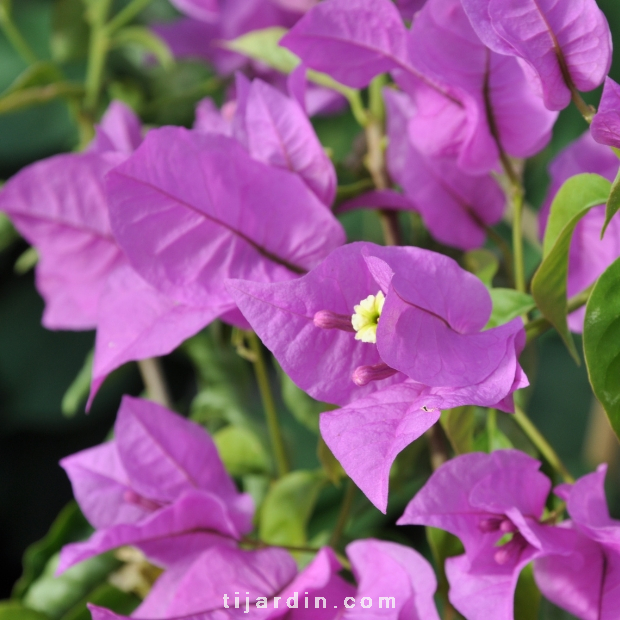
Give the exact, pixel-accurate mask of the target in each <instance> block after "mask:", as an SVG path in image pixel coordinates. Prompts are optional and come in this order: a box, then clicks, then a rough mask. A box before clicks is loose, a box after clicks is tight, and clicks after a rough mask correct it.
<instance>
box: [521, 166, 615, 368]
mask: <svg viewBox="0 0 620 620" xmlns="http://www.w3.org/2000/svg"><path fill="white" fill-rule="evenodd" d="M610 191H611V183H610V182H609V181H608V180H607V179H604V178H603V177H601V176H599V175H596V174H579V175H577V176H574V177H572V178H570V179H569V180H568V181H566V183H564V185H562V187H561V188H560V191H559V192H558V194H557V196H556V197H555V200H554V201H553V204H552V205H551V212H550V214H549V222H548V224H547V230H546V232H545V239H544V243H543V262H542V264H541V265H540V267H539V268H538V271H537V272H536V273H535V275H534V279H533V280H532V295H533V297H534V299H535V300H536V305H537V306H538V308H539V310H540V311H541V312H542V314H543V316H544V317H545V318H546V319H547V320H548V321H549V322H550V323H551V324H552V325H553V326H554V327H555V328H556V330H557V331H558V333H559V334H560V336H561V337H562V339H563V340H564V342H565V344H566V346H567V347H568V350H569V351H570V353H571V355H572V356H573V358H574V359H575V360H576V361H577V363H579V354H578V353H577V349H576V347H575V343H574V341H573V338H572V336H571V334H570V331H569V329H568V323H567V320H566V315H567V308H566V306H567V297H566V286H567V284H566V282H567V277H568V256H569V250H570V243H571V239H572V236H573V232H574V231H575V227H576V226H577V224H578V223H579V221H580V220H581V219H582V218H583V216H584V215H585V214H586V213H587V212H588V211H589V210H590V209H591V208H592V207H594V206H596V205H600V204H604V203H605V202H606V201H607V198H608V196H609V193H610Z"/></svg>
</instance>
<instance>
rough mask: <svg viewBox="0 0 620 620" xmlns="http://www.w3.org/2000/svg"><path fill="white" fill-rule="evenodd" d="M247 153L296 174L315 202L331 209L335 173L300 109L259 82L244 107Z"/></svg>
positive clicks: (252, 89) (251, 90) (334, 189)
mask: <svg viewBox="0 0 620 620" xmlns="http://www.w3.org/2000/svg"><path fill="white" fill-rule="evenodd" d="M246 127H247V130H248V149H249V152H250V155H252V157H253V158H254V159H257V160H258V161H262V162H264V163H266V164H270V165H272V166H276V167H279V168H284V169H285V170H290V171H291V172H295V173H296V174H298V175H299V176H300V177H301V178H302V179H303V181H304V182H305V183H306V184H307V185H308V187H309V188H310V189H311V190H312V191H313V192H314V193H315V194H316V196H317V198H319V200H320V201H321V202H322V203H323V204H325V205H327V206H328V207H329V206H331V204H332V202H333V200H334V197H335V195H336V183H337V180H336V171H335V169H334V166H333V164H332V163H331V161H330V159H329V157H327V155H326V154H325V151H324V150H323V147H322V145H321V143H320V142H319V140H318V138H317V136H316V134H315V133H314V129H313V127H312V125H311V124H310V121H309V120H308V117H307V116H306V114H305V113H304V111H303V109H302V108H301V107H300V105H299V104H298V103H297V102H296V101H295V100H294V99H290V98H289V97H286V96H285V95H283V94H282V93H280V92H279V91H278V90H276V89H275V88H273V87H272V86H269V85H268V84H266V83H265V82H263V81H261V80H254V81H253V82H252V85H251V87H250V91H249V94H248V99H247V103H246Z"/></svg>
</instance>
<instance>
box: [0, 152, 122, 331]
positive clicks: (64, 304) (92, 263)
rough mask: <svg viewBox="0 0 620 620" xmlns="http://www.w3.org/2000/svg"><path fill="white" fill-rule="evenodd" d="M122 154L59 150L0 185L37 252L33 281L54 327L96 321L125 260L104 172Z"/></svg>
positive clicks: (3, 204) (6, 205)
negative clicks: (114, 230) (111, 276)
mask: <svg viewBox="0 0 620 620" xmlns="http://www.w3.org/2000/svg"><path fill="white" fill-rule="evenodd" d="M124 159H125V156H124V155H122V154H120V153H105V154H103V155H97V154H94V153H93V154H80V155H57V156H55V157H51V158H49V159H45V160H43V161H40V162H37V163H35V164H32V165H31V166H28V167H27V168H25V169H24V170H22V171H21V172H19V173H18V174H16V175H15V176H14V177H13V178H11V179H10V180H9V181H8V182H7V184H6V185H5V186H4V188H3V189H2V191H1V192H0V210H2V211H4V212H5V213H6V214H7V215H8V216H9V217H10V218H11V221H12V222H13V224H14V225H15V227H16V228H17V230H18V231H19V232H20V233H21V234H22V235H23V236H24V237H25V239H26V240H27V241H29V242H30V243H31V244H32V245H33V246H35V248H36V249H37V252H38V253H39V263H38V265H37V270H36V283H37V288H38V290H39V292H40V293H41V295H42V297H43V298H44V299H45V302H46V307H45V312H44V314H43V325H44V326H45V327H47V328H49V329H75V330H81V329H92V328H93V327H95V326H96V322H97V306H98V303H99V298H100V296H101V294H102V291H103V289H104V287H105V284H106V281H107V278H108V276H109V274H110V273H112V272H113V271H114V270H115V269H116V268H117V267H119V266H120V265H122V264H124V263H125V262H126V259H125V257H124V255H123V253H122V251H121V250H120V249H119V247H118V246H117V244H116V241H115V240H114V237H113V236H112V231H111V229H110V223H109V218H108V203H107V197H106V194H105V190H104V187H103V177H104V175H105V174H106V173H107V172H108V171H109V170H110V169H111V168H113V167H114V166H116V165H118V164H119V163H121V162H122V161H123V160H124ZM76 179H79V183H76Z"/></svg>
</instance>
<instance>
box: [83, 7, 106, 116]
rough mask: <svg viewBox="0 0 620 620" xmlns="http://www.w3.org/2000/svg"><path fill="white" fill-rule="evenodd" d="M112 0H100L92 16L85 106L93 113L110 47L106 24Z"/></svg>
mask: <svg viewBox="0 0 620 620" xmlns="http://www.w3.org/2000/svg"><path fill="white" fill-rule="evenodd" d="M110 4H111V0H100V3H99V5H98V6H96V7H94V8H93V9H92V11H91V13H90V15H89V17H90V28H91V30H90V49H89V53H88V66H87V69H86V85H85V86H86V96H85V97H84V107H85V108H86V110H87V111H88V112H90V113H91V114H92V115H94V113H95V112H96V110H97V104H98V103H99V94H100V92H101V84H102V81H103V70H104V67H105V61H106V56H107V54H108V48H109V43H110V42H109V36H108V32H107V28H106V26H105V22H106V19H107V17H108V13H109V11H110Z"/></svg>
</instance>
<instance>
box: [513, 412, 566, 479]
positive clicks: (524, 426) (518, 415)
mask: <svg viewBox="0 0 620 620" xmlns="http://www.w3.org/2000/svg"><path fill="white" fill-rule="evenodd" d="M514 419H515V422H516V423H517V424H518V425H519V426H520V427H521V430H522V431H523V432H524V433H525V434H526V435H527V437H528V438H529V440H530V441H531V442H532V443H533V444H534V445H535V446H536V448H537V449H538V450H539V452H540V453H541V454H542V455H543V457H544V458H545V459H546V461H547V462H548V463H549V465H551V467H553V469H554V470H555V471H556V472H557V473H558V474H560V476H561V477H562V479H563V480H564V482H568V483H573V482H575V479H574V478H573V476H572V475H571V474H570V472H569V471H568V469H567V468H566V466H565V465H564V463H563V462H562V460H561V459H560V457H559V456H558V454H557V452H556V451H555V450H554V449H553V448H552V446H551V444H550V443H549V442H548V441H547V440H546V439H545V437H544V436H543V434H542V433H541V432H540V431H539V430H538V429H537V428H536V426H535V425H534V423H533V422H532V421H531V420H530V419H529V418H528V416H527V414H526V413H525V411H523V409H521V408H520V407H519V406H515V414H514Z"/></svg>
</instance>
